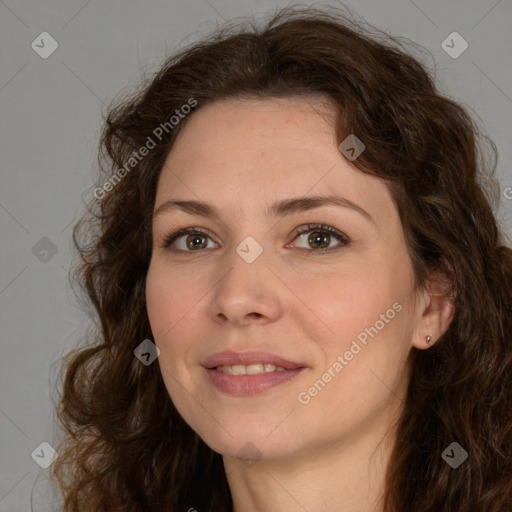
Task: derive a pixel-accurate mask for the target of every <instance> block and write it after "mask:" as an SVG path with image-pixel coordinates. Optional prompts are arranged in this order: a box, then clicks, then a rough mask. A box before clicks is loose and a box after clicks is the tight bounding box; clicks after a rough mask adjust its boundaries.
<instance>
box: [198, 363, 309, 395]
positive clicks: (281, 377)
mask: <svg viewBox="0 0 512 512" xmlns="http://www.w3.org/2000/svg"><path fill="white" fill-rule="evenodd" d="M305 369H306V368H297V369H296V370H285V371H284V372H281V371H279V372H278V371H273V372H264V373H258V374H256V375H232V374H229V373H224V372H220V371H218V370H215V369H211V368H206V372H207V373H208V375H209V376H210V379H211V381H212V382H213V385H214V386H215V387H216V388H217V389H219V390H220V391H224V393H229V394H231V395H254V394H256V393H261V392H262V391H265V390H266V389H269V388H272V387H274V386H277V385H279V384H283V383H285V382H289V381H290V380H292V379H294V378H295V377H297V375H299V373H301V372H302V371H303V370H305Z"/></svg>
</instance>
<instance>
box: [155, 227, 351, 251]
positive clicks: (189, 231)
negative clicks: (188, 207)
mask: <svg viewBox="0 0 512 512" xmlns="http://www.w3.org/2000/svg"><path fill="white" fill-rule="evenodd" d="M311 231H319V232H325V233H328V234H329V235H333V236H334V237H335V238H336V239H337V240H338V241H339V242H341V243H342V244H341V245H339V246H337V247H331V248H324V249H306V248H304V247H299V249H301V250H303V251H306V253H307V254H308V256H309V255H311V254H313V253H320V254H323V253H327V252H331V251H335V250H337V249H342V248H343V247H345V246H347V245H348V244H349V243H350V238H349V237H348V236H347V235H345V234H344V233H342V232H341V231H338V230H337V229H335V228H333V227H331V226H328V225H326V224H306V225H305V226H301V227H300V228H297V229H296V230H295V232H294V235H293V240H295V239H296V238H297V237H299V236H300V235H303V234H305V233H309V232H311ZM189 234H197V235H204V236H207V237H210V235H209V233H208V231H206V230H203V229H201V228H194V227H189V228H184V229H178V230H177V231H173V232H172V233H170V234H169V235H167V236H166V237H165V240H164V243H163V244H162V245H161V246H160V247H161V248H162V249H168V250H169V251H172V252H176V253H186V252H189V253H192V252H196V251H188V250H183V249H173V248H171V247H170V246H171V244H172V243H173V242H174V241H175V240H176V239H177V238H179V237H180V236H181V235H189ZM210 238H211V237H210ZM199 252H201V251H199Z"/></svg>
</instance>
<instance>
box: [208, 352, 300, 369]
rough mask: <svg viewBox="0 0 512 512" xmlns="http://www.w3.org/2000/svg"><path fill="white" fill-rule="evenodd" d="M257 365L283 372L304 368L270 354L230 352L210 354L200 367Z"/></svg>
mask: <svg viewBox="0 0 512 512" xmlns="http://www.w3.org/2000/svg"><path fill="white" fill-rule="evenodd" d="M257 363H263V364H273V365H274V366H281V367H282V368H284V369H285V370H297V369H299V368H305V365H303V364H300V363H295V362H293V361H289V360H287V359H284V358H283V357H280V356H278V355H276V354H272V353H270V352H232V351H230V350H227V351H224V352H215V353H214V354H211V355H210V356H208V357H207V358H206V359H205V361H203V363H202V365H203V366H204V367H205V368H206V369H212V368H216V367H217V366H232V365H234V364H242V365H245V366H247V365H250V364H257Z"/></svg>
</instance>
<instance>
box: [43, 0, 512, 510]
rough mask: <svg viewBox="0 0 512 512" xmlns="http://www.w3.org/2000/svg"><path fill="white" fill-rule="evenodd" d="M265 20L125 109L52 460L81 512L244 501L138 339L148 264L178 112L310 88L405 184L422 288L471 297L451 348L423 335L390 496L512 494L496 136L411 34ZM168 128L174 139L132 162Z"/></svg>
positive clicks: (67, 498)
mask: <svg viewBox="0 0 512 512" xmlns="http://www.w3.org/2000/svg"><path fill="white" fill-rule="evenodd" d="M249 25H250V26H246V27H241V26H240V25H236V26H230V25H226V26H225V27H224V28H222V29H220V30H217V31H216V32H215V33H213V34H212V35H210V36H208V37H207V38H205V39H203V40H202V41H200V42H198V43H195V44H192V45H190V46H188V47H186V48H184V49H182V50H181V51H180V52H179V53H177V54H176V55H174V56H172V57H171V58H169V59H168V60H167V61H166V62H165V64H164V65H163V66H162V68H161V69H160V71H159V72H158V73H156V75H155V76H154V77H152V79H151V80H148V82H147V83H144V84H143V86H142V87H141V88H140V90H138V91H136V92H135V93H133V94H132V95H131V96H129V97H126V96H124V97H120V98H118V99H117V100H116V102H115V103H113V104H112V105H111V106H110V108H109V111H108V114H107V116H106V121H105V127H104V131H103V133H102V137H101V144H100V153H99V163H100V168H101V174H100V178H99V181H98V187H97V189H96V191H97V192H95V194H96V196H97V197H95V198H94V199H93V200H92V201H91V203H90V205H89V208H88V212H87V213H86V215H85V216H84V217H83V218H82V219H81V220H80V222H79V223H78V224H77V225H76V226H75V228H74V231H73V240H74V243H75V246H76V248H77V249H78V254H79V262H78V263H77V265H76V267H75V269H74V274H73V276H74V278H75V280H76V281H77V282H78V283H79V285H80V287H81V290H82V291H83V292H85V294H86V299H87V302H86V305H87V304H89V305H92V306H93V308H94V309H93V310H91V311H90V316H91V318H92V319H93V320H94V328H93V329H92V330H91V331H90V332H89V334H88V336H87V337H86V340H84V344H83V345H82V346H80V347H77V348H76V349H74V350H73V351H71V352H70V353H69V354H67V355H66V357H64V358H63V360H62V371H63V372H64V371H65V374H64V376H63V377H62V396H61V397H60V401H59V406H58V419H59V421H60V423H61V424H62V426H63V429H64V430H65V432H66V436H65V437H64V438H63V440H62V441H61V443H60V444H59V446H58V447H57V451H58V453H59V457H58V459H57V461H56V462H55V463H54V465H53V466H52V469H51V471H52V477H53V478H54V479H55V480H56V481H58V484H59V487H60V489H61V492H62V494H63V497H64V510H65V511H66V512H71V511H73V512H76V511H95V512H99V511H118V512H128V511H134V512H135V511H143V510H145V511H147V510H152V511H154V512H157V511H162V512H163V511H166V512H171V511H183V510H189V509H190V508H193V509H197V510H198V511H199V512H201V511H207V510H208V511H212V512H213V511H215V512H218V511H224V510H226V511H228V510H231V508H232V501H231V496H230V492H229V487H228V485H227V480H226V476H225V472H224V468H223V463H222V457H221V455H220V454H218V453H215V452H213V451H212V450H211V449H210V448H209V447H208V446H207V445H206V444H205V443H204V442H203V441H202V440H201V439H200V438H199V437H198V436H197V435H196V433H195V432H194V431H192V430H191V428H190V427H189V426H188V425H187V424H186V423H185V422H184V421H183V419H182V418H181V417H180V415H179V413H178V412H177V411H176V409H175V407H174V405H173V403H172V401H171V399H170V397H169V395H168V393H167V391H166V388H165V386H164V384H163V379H162V375H161V373H160V369H159V365H158V364H157V363H155V364H151V365H149V366H145V365H143V364H141V362H140V361H139V360H138V359H137V358H136V357H135V356H134V350H135V349H136V348H137V346H138V345H139V344H140V343H141V342H142V341H143V340H145V339H150V340H151V339H153V338H152V333H151V328H150V324H149V321H148V317H147V313H146V305H145V278H146V273H147V269H148V265H149V261H150V258H151V248H152V238H151V221H152V210H153V207H154V200H155V192H156V185H157V180H158V177H159V173H160V171H161V169H162V165H163V162H164V160H165V159H166V157H167V155H168V153H169V151H171V150H172V146H173V143H174V141H175V140H176V136H177V135H178V133H180V131H181V129H182V128H183V126H185V125H186V123H187V120H188V119H189V118H190V116H193V115H194V112H193V111H192V112H190V113H189V114H188V115H187V116H185V115H182V116H180V117H179V121H178V122H177V123H176V122H175V121H174V122H170V121H169V119H170V118H171V116H172V115H173V114H175V113H176V111H179V112H183V110H180V109H182V108H183V106H184V105H186V104H189V105H192V102H193V101H195V102H196V104H195V105H196V106H195V108H194V109H193V110H197V109H200V108H201V107H202V106H203V105H205V104H207V103H209V102H212V101H215V100H218V99H225V98H244V97H250V98H261V99H265V98H270V97H289V96H302V97H304V98H306V97H308V96H309V95H322V96H325V97H327V98H330V99H331V100H333V101H334V103H335V105H336V108H337V122H336V135H337V137H338V142H339V143H340V142H342V141H343V140H344V138H345V137H346V136H347V135H348V134H351V133H353V134H356V135H357V137H358V138H359V139H360V140H362V141H363V143H364V144H365V146H366V149H365V151H364V152H363V153H362V154H361V155H360V156H359V157H358V158H357V159H356V160H355V161H354V162H353V164H354V165H355V166H356V167H357V168H358V169H359V170H360V171H361V172H364V173H368V174H372V175H374V176H379V177H380V178H382V179H383V180H386V183H387V184H388V186H389V187H390V190H391V191H392V193H393V198H394V200H395V203H396V205H397V208H398V211H399V214H400V218H401V221H402V225H403V229H404V233H405V236H406V241H407V248H408V251H409V254H410V257H411V261H412V264H413V268H414V272H415V278H416V286H418V287H423V286H427V284H428V282H429V281H428V279H427V278H428V277H429V276H433V275H437V276H442V277H443V279H444V281H443V282H445V283H446V290H445V291H444V293H446V295H449V296H451V297H452V298H453V305H454V308H455V316H454V318H453V321H452V323H451V324H450V327H449V329H448V330H447V331H446V332H445V334H444V335H443V336H442V337H441V338H440V339H439V340H438V341H437V343H436V344H435V345H434V346H433V347H432V348H430V349H429V350H417V349H414V348H413V349H412V351H411V354H410V362H411V368H412V373H411V380H410V384H409V389H408V395H407V399H406V403H405V404H404V409H403V414H402V416H401V419H400V422H399V424H398V426H397V438H396V446H395V449H394V451H393V453H392V457H391V459H390V462H389V466H388V468H387V474H386V477H387V479H386V489H385V496H384V509H385V511H386V512H398V511H407V512H409V511H412V510H414V511H415V512H427V511H428V512H440V511H457V512H469V511H471V512H504V511H506V510H508V511H510V510H512V386H511V383H512V341H511V338H510V332H512V317H511V306H512V250H511V249H510V248H508V247H506V245H505V242H504V240H503V235H502V233H501V232H500V229H499V226H498V225H497V222H496V219H495V216H494V214H493V209H492V207H491V204H492V205H494V206H495V207H496V206H497V202H498V198H499V186H498V184H497V183H496V181H495V180H494V179H493V174H494V172H495V168H496V155H497V151H496V147H495V145H494V144H493V143H492V141H490V140H489V139H488V138H487V137H485V136H482V135H481V134H480V130H479V129H478V127H477V125H476V123H475V121H474V120H473V119H472V117H471V116H470V115H469V114H468V112H467V110H466V109H465V108H464V107H462V106H461V105H459V104H458V103H456V102H454V101H452V100H450V99H449V98H447V97H445V96H443V95H442V94H441V93H440V92H439V91H438V90H437V89H436V86H435V84H434V79H433V77H432V73H431V72H430V71H428V70H427V67H426V65H424V64H421V63H420V60H418V59H417V58H416V57H414V56H413V54H412V53H410V52H409V50H408V49H407V48H406V46H405V43H404V40H403V38H398V37H392V36H390V35H389V34H387V33H386V32H383V31H379V30H377V29H375V28H374V27H371V26H369V25H367V24H366V23H365V22H364V21H362V20H360V19H359V20H357V19H356V15H354V14H353V13H351V14H350V15H346V14H345V13H344V12H342V11H341V10H340V9H334V8H323V9H318V8H298V7H291V8H286V9H284V10H281V11H278V12H276V13H274V14H273V16H272V17H271V19H270V20H269V21H267V22H266V24H265V25H264V26H263V27H259V26H257V25H256V24H254V23H252V24H249ZM191 100H192V101H191ZM189 110H190V109H189ZM165 123H167V124H165ZM157 127H161V129H160V131H156V132H155V130H156V128H157ZM162 127H165V129H163V128H162ZM160 132H162V133H160ZM156 134H158V135H159V136H158V137H157V136H156ZM148 137H149V138H151V139H152V141H153V142H154V143H155V146H154V147H151V149H149V151H148V152H147V154H146V155H145V156H144V157H142V158H137V159H136V161H135V160H132V161H131V163H129V162H130V158H134V154H135V153H137V154H138V155H139V156H140V148H142V147H143V146H146V147H148V145H149V144H148V143H149V139H148ZM483 142H487V143H488V144H489V145H490V147H491V149H492V151H491V153H492V154H493V155H494V158H493V159H491V161H488V160H487V158H486V155H485V154H484V151H483V150H482V148H483V147H484V146H483ZM340 157H341V156H340ZM73 284H74V283H73ZM85 342H86V343H85ZM452 442H457V443H458V444H459V445H460V446H461V447H463V448H464V449H465V450H466V452H467V453H468V458H467V460H466V461H465V462H464V463H463V464H462V465H460V466H459V467H458V468H457V469H452V468H451V467H450V466H449V465H448V464H447V463H446V462H445V460H443V457H442V453H443V451H444V450H445V449H446V448H447V447H448V446H449V445H450V444H451V443H452Z"/></svg>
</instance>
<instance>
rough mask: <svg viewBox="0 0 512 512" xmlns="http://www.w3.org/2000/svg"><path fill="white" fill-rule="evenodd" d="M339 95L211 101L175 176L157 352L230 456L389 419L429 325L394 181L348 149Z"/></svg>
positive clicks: (180, 150) (193, 414)
mask: <svg viewBox="0 0 512 512" xmlns="http://www.w3.org/2000/svg"><path fill="white" fill-rule="evenodd" d="M327 109H328V104H326V103H323V102H321V101H320V100H319V99H316V100H314V99H311V101H310V102H306V101H305V100H304V99H299V98H293V99H292V98H288V99H280V100H264V101H263V100H236V101H235V100H231V101H219V102H216V103H213V104H209V105H206V106H204V107H202V108H200V109H199V110H198V111H197V112H195V113H194V114H191V117H190V118H189V119H188V120H187V122H188V125H187V126H186V127H184V130H183V131H182V132H181V133H180V135H179V137H178V139H177V141H176V143H175V145H174V147H173V149H172V152H171V153H170V154H169V156H168V158H167V160H166V162H165V166H164V168H163V170H162V174H161V176H160V179H159V183H158V189H157V194H156V202H155V212H158V213H157V214H155V215H154V221H153V243H154V246H153V254H152V259H151V263H150V267H149V270H148V275H147V283H146V284H147V292H146V293H147V310H148V315H149V320H150V323H151V328H152V332H153V335H154V341H155V343H156V345H157V347H158V348H159V349H160V355H159V358H158V360H157V361H158V363H159V364H160V368H161V371H162V375H163V379H164V382H165V386H166V388H167V390H168V392H169V395H170V397H171V399H172V401H173V402H174V404H175V406H176V408H177V409H178V411H179V412H180V414H181V415H182V417H183V418H184V420H185V421H186V422H187V423H188V424H189V425H190V427H191V428H192V429H193V430H195V431H196V432H197V433H198V434H199V435H200V436H201V437H202V439H203V440H204V441H205V442H206V443H207V444H208V445H209V446H210V447H211V448H212V449H213V450H215V451H217V452H219V453H222V454H224V455H226V456H233V457H237V456H238V457H241V456H253V458H267V459H273V458H286V457H291V456H293V455H298V454H313V453H315V451H316V452H318V450H322V449H326V448H329V447H332V446H333V443H345V442H347V441H349V442H351V441H353V440H355V439H357V438H358V437H361V436H366V435H369V434H370V433H372V432H376V431H377V430H379V429H380V430H382V429H383V428H384V426H385V425H387V424H388V421H389V420H390V419H391V418H392V417H394V414H396V412H397V410H398V408H399V406H401V403H402V402H401V400H402V398H403V397H404V393H405V390H406V387H407V384H408V378H409V373H408V365H407V364H406V360H407V356H408V354H409V352H410V350H411V347H412V346H413V345H415V344H418V346H419V345H420V341H419V340H420V337H422V336H424V334H425V332H424V331H421V332H420V322H421V318H422V313H423V310H424V306H425V302H424V301H422V300H416V301H415V300H414V295H413V289H412V286H413V272H412V266H411V262H410V260H409V257H408V254H407V250H406V245H405V240H404V236H403V231H402V226H401V222H400V219H399V216H398V212H397V209H396V207H395V205H394V203H393V201H392V198H391V195H390V193H389V191H388V189H387V188H386V186H385V185H384V183H383V182H382V181H381V180H380V179H378V178H376V177H373V176H368V175H366V174H363V173H361V172H359V171H357V170H356V169H355V168H354V167H353V166H352V164H351V162H350V161H349V160H348V159H346V158H345V157H344V156H343V154H342V153H341V151H340V149H338V146H337V144H336V140H335V137H334V125H333V124H332V121H331V120H330V119H331V118H330V117H329V116H328V110H327ZM331 111H332V110H331ZM356 135H357V134H356ZM361 138H362V137H361ZM320 197H331V198H337V199H336V201H338V204H335V202H334V201H330V202H327V201H323V202H322V201H320V200H318V198H320ZM308 198H314V199H308ZM170 201H178V202H182V203H181V206H180V205H179V204H178V205H174V206H172V205H171V203H170ZM188 202H193V203H194V204H192V203H188ZM195 203H199V204H195ZM317 224H323V225H324V226H325V227H327V228H328V229H332V230H333V231H332V232H329V231H325V230H324V228H322V227H317V226H316V225H317ZM308 225H312V226H308ZM185 228H193V229H191V231H192V234H191V233H188V234H187V233H186V234H181V235H178V236H177V238H175V240H174V241H173V242H172V243H171V245H169V246H168V247H167V248H164V247H163V246H164V245H165V241H166V238H167V237H168V236H169V235H170V234H171V233H172V232H174V231H176V230H178V229H185ZM298 230H300V231H303V232H304V233H303V234H299V235H297V231H298ZM344 237H347V238H348V242H347V243H346V242H344ZM427 334H428V332H427ZM219 353H223V354H220V355H219ZM251 353H252V354H251ZM278 358H280V359H278ZM259 363H261V365H259ZM277 366H281V367H282V368H283V367H287V369H285V370H284V371H282V370H278V369H274V367H277ZM221 367H223V368H221ZM226 367H227V368H226ZM215 368H217V369H215ZM262 372H263V373H262ZM244 373H245V375H244Z"/></svg>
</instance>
